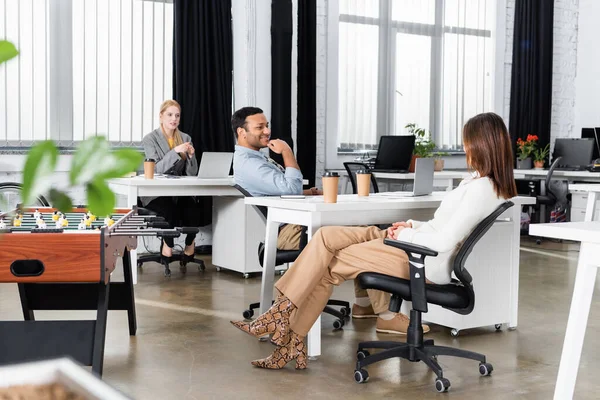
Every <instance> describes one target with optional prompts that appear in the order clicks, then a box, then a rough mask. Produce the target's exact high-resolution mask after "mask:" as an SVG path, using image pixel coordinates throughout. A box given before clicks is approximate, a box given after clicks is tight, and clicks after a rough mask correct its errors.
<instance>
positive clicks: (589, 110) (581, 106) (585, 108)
mask: <svg viewBox="0 0 600 400" xmlns="http://www.w3.org/2000/svg"><path fill="white" fill-rule="evenodd" d="M598 21H600V1H598V0H579V22H578V26H579V29H578V35H577V39H578V40H577V68H576V70H577V76H576V78H575V88H576V96H575V105H576V107H575V122H574V127H573V132H574V133H577V135H579V134H580V133H581V128H582V127H586V128H587V127H600V106H599V105H598V104H599V101H598V96H599V95H600V73H599V71H600V53H599V52H598V39H599V37H598Z"/></svg>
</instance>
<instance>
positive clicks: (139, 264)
mask: <svg viewBox="0 0 600 400" xmlns="http://www.w3.org/2000/svg"><path fill="white" fill-rule="evenodd" d="M137 266H138V268H139V269H142V263H141V262H139V261H138V263H137Z"/></svg>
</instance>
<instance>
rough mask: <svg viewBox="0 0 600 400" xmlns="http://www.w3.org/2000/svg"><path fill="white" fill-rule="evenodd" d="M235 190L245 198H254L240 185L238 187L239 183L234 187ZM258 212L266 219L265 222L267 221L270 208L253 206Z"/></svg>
mask: <svg viewBox="0 0 600 400" xmlns="http://www.w3.org/2000/svg"><path fill="white" fill-rule="evenodd" d="M233 187H234V188H236V189H237V190H239V192H240V193H241V194H243V195H244V197H254V196H252V195H251V194H250V192H248V191H247V190H246V189H244V188H243V187H241V186H240V185H238V184H237V183H236V184H235V185H233ZM252 207H253V208H254V209H255V210H256V211H258V212H259V213H260V214H261V215H262V216H263V217H264V218H265V220H266V219H267V210H268V208H267V207H265V206H254V205H253V206H252Z"/></svg>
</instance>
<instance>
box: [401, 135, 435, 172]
mask: <svg viewBox="0 0 600 400" xmlns="http://www.w3.org/2000/svg"><path fill="white" fill-rule="evenodd" d="M405 128H407V129H408V133H410V134H411V135H414V137H415V148H414V150H413V156H412V160H411V162H410V167H409V168H408V171H409V172H415V164H416V159H417V158H419V157H422V158H428V157H431V156H433V149H435V143H434V142H433V141H432V140H431V134H430V133H429V131H427V130H425V129H423V128H420V127H418V126H417V124H415V123H410V124H407V125H406V126H405Z"/></svg>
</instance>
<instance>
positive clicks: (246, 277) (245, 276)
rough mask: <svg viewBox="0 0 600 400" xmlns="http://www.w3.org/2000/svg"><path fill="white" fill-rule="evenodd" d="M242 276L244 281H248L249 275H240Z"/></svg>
mask: <svg viewBox="0 0 600 400" xmlns="http://www.w3.org/2000/svg"><path fill="white" fill-rule="evenodd" d="M242 276H243V277H244V279H248V278H250V274H244V275H242Z"/></svg>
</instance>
